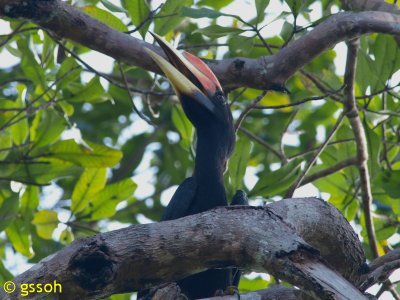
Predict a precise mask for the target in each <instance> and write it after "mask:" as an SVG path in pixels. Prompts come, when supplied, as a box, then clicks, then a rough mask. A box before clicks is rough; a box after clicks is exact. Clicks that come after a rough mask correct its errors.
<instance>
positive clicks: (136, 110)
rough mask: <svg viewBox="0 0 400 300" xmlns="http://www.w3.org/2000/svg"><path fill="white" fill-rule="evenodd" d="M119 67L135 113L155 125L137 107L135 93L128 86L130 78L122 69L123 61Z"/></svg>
mask: <svg viewBox="0 0 400 300" xmlns="http://www.w3.org/2000/svg"><path fill="white" fill-rule="evenodd" d="M118 67H119V71H120V73H121V76H122V78H123V80H124V83H125V88H126V90H127V91H128V94H129V97H130V98H131V102H132V108H133V110H134V111H135V113H137V114H138V116H139V117H140V118H141V119H143V120H144V121H146V122H147V123H148V124H149V125H152V126H155V124H154V123H153V122H152V121H151V120H150V119H149V118H148V117H147V116H146V115H144V114H143V113H142V112H141V111H140V110H139V109H138V108H137V107H136V105H135V102H134V101H133V95H132V93H131V91H130V89H129V86H128V80H127V79H126V76H125V72H124V70H123V69H122V66H121V63H120V62H118Z"/></svg>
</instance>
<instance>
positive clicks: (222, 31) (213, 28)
mask: <svg viewBox="0 0 400 300" xmlns="http://www.w3.org/2000/svg"><path fill="white" fill-rule="evenodd" d="M243 31H244V30H243V29H240V28H236V27H224V26H220V25H210V26H207V27H204V28H200V29H197V30H196V31H195V32H198V33H201V34H204V35H206V36H209V37H214V38H217V37H223V36H227V35H235V34H240V33H242V32H243Z"/></svg>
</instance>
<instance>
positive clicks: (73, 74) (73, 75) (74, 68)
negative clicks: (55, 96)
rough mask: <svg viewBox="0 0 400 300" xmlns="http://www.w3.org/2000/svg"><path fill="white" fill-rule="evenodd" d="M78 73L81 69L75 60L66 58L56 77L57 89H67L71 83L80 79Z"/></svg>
mask: <svg viewBox="0 0 400 300" xmlns="http://www.w3.org/2000/svg"><path fill="white" fill-rule="evenodd" d="M80 71H81V67H80V66H79V65H78V63H77V62H76V60H75V58H73V57H68V58H67V59H65V60H64V61H63V62H62V64H61V66H60V68H59V69H58V72H57V75H56V78H57V87H58V88H59V89H62V88H65V87H67V86H68V85H69V84H70V83H71V82H73V81H75V80H78V79H79V78H80ZM61 78H62V79H61Z"/></svg>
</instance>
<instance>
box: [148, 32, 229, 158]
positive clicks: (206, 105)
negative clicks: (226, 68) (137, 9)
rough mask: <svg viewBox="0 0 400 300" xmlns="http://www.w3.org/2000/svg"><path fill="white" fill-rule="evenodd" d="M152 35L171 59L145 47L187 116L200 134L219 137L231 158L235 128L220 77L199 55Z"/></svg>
mask: <svg viewBox="0 0 400 300" xmlns="http://www.w3.org/2000/svg"><path fill="white" fill-rule="evenodd" d="M153 36H154V38H155V40H156V41H157V42H158V44H159V45H160V46H161V48H162V49H163V51H164V53H165V54H166V56H167V58H168V60H166V59H164V58H163V57H161V56H160V55H158V54H157V53H155V52H154V51H152V50H150V49H147V48H146V49H145V50H146V52H147V53H148V54H149V55H150V56H151V57H152V59H153V60H154V62H155V63H156V64H157V65H158V66H159V67H160V69H161V70H162V71H163V72H164V74H165V76H166V77H167V78H168V80H169V81H170V82H171V84H172V86H173V87H174V90H175V92H176V94H177V96H178V97H179V100H180V102H181V104H182V107H183V110H184V111H185V114H186V116H187V117H188V119H189V120H190V122H191V123H192V124H193V125H194V126H195V127H196V129H197V132H198V134H199V135H200V134H204V135H212V136H217V137H219V139H220V140H221V142H222V144H223V146H224V148H225V152H226V153H225V155H226V156H227V157H229V156H230V154H231V152H232V150H233V146H234V142H235V131H234V126H233V119H232V114H231V110H230V108H229V104H228V102H227V100H226V97H225V94H224V92H223V91H222V87H221V85H220V83H219V81H218V79H217V77H216V76H215V75H214V73H213V72H212V71H211V69H210V68H209V67H208V66H207V64H205V63H204V62H203V61H202V60H201V59H200V58H198V57H196V56H194V55H193V54H190V53H189V52H183V53H180V52H178V51H177V50H176V49H175V48H173V47H172V46H171V45H169V44H168V43H167V42H166V41H165V40H164V39H163V38H161V37H160V36H158V35H156V34H153ZM210 138H211V136H210Z"/></svg>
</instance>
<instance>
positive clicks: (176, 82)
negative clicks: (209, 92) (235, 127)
mask: <svg viewBox="0 0 400 300" xmlns="http://www.w3.org/2000/svg"><path fill="white" fill-rule="evenodd" d="M145 51H146V52H147V54H149V55H150V56H151V58H152V59H153V60H154V62H155V63H156V64H157V65H158V66H159V67H160V69H161V70H162V71H163V72H164V74H165V76H167V78H168V80H169V81H170V82H171V84H172V86H173V87H174V90H175V93H176V94H177V95H178V96H180V95H182V94H184V95H187V96H189V97H190V98H193V99H194V100H196V101H197V102H198V103H199V104H201V105H203V106H204V107H205V108H207V109H208V110H209V111H210V112H212V113H215V109H216V108H215V105H214V104H213V103H212V102H211V101H210V99H208V97H207V96H206V95H204V94H203V92H202V91H200V89H199V88H198V87H197V86H196V85H194V84H193V83H192V82H191V81H190V80H189V79H188V78H187V77H186V76H185V75H183V74H182V73H181V72H180V71H178V69H176V68H175V67H174V66H173V65H172V64H171V63H169V62H168V61H167V60H166V59H164V58H163V57H161V56H160V55H158V54H157V53H155V52H154V51H152V50H150V49H148V48H145Z"/></svg>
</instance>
